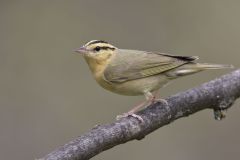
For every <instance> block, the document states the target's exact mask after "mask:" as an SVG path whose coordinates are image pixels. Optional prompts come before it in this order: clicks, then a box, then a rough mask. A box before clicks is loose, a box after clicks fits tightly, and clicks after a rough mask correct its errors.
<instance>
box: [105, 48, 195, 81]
mask: <svg viewBox="0 0 240 160" xmlns="http://www.w3.org/2000/svg"><path fill="white" fill-rule="evenodd" d="M117 52H118V53H117V54H116V56H114V57H113V59H112V61H111V63H110V64H109V65H108V66H107V67H106V69H105V71H104V77H105V79H106V80H107V81H109V82H112V83H122V82H126V81H130V80H135V79H139V78H145V77H149V76H153V75H157V74H160V73H163V72H166V71H169V70H171V69H174V68H176V67H178V66H181V65H183V64H185V63H188V62H191V61H194V60H195V59H196V58H195V57H187V56H172V55H168V54H162V53H155V52H145V51H136V50H123V49H118V50H117Z"/></svg>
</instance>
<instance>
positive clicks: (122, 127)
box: [42, 69, 240, 160]
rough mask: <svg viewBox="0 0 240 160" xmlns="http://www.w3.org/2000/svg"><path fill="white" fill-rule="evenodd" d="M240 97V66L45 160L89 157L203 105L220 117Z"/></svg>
mask: <svg viewBox="0 0 240 160" xmlns="http://www.w3.org/2000/svg"><path fill="white" fill-rule="evenodd" d="M238 97H240V69H239V70H236V71H234V72H232V73H230V74H227V75H224V76H222V77H220V78H218V79H215V80H213V81H210V82H208V83H205V84H203V85H201V86H200V87H196V88H193V89H189V90H187V91H185V92H181V93H178V94H176V95H173V96H171V97H168V98H167V99H166V100H167V101H168V105H166V104H163V103H155V104H153V105H151V106H149V107H147V108H146V109H144V110H142V111H140V112H138V113H137V114H138V115H140V116H141V117H142V118H143V120H144V122H140V121H139V120H137V119H136V118H134V117H126V118H123V119H121V120H119V121H116V122H114V123H111V124H106V125H99V126H97V127H95V128H93V129H92V130H91V131H89V132H87V133H85V134H84V135H82V136H80V137H78V138H76V139H74V140H72V141H71V142H69V143H67V144H65V145H64V146H61V147H59V148H58V149H56V150H55V151H53V152H52V153H49V154H48V155H46V156H45V157H44V158H42V159H44V160H86V159H90V158H91V157H93V156H95V155H97V154H99V153H101V152H103V151H105V150H107V149H110V148H112V147H114V146H116V145H119V144H122V143H126V142H128V141H131V140H134V139H137V140H140V139H142V138H144V137H145V136H146V135H148V134H149V133H151V132H153V131H154V130H156V129H158V128H160V127H162V126H164V125H167V124H169V123H170V122H173V121H174V120H176V119H178V118H181V117H186V116H188V115H190V114H193V113H195V112H198V111H200V110H203V109H207V108H208V109H213V110H214V113H215V118H216V119H221V118H223V116H224V115H223V112H222V111H223V110H226V109H227V108H229V107H230V106H231V105H232V104H233V103H234V101H235V100H236V99H237V98H238Z"/></svg>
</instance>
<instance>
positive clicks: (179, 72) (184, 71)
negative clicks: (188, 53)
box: [167, 63, 234, 78]
mask: <svg viewBox="0 0 240 160" xmlns="http://www.w3.org/2000/svg"><path fill="white" fill-rule="evenodd" d="M226 68H234V66H233V65H227V64H209V63H187V64H184V65H182V66H181V67H178V68H176V69H173V70H171V71H169V72H167V75H168V76H169V77H172V78H176V77H178V76H185V75H190V74H194V73H197V72H200V71H203V70H207V69H226Z"/></svg>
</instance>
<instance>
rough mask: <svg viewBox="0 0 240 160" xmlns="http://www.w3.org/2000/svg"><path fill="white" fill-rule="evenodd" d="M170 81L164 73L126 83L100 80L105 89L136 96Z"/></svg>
mask: <svg viewBox="0 0 240 160" xmlns="http://www.w3.org/2000/svg"><path fill="white" fill-rule="evenodd" d="M167 82H168V78H167V77H166V76H164V75H156V76H150V77H146V78H142V79H136V80H131V81H127V82H124V83H109V82H106V81H104V80H103V79H102V80H101V81H98V83H99V84H100V85H101V86H102V87H103V88H105V89H107V90H109V91H111V92H115V93H117V94H122V95H129V96H136V95H142V94H144V92H148V91H149V92H152V91H155V90H158V89H159V88H161V87H162V86H164V85H165V84H166V83H167Z"/></svg>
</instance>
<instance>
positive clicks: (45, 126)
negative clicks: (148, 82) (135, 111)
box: [0, 0, 240, 160]
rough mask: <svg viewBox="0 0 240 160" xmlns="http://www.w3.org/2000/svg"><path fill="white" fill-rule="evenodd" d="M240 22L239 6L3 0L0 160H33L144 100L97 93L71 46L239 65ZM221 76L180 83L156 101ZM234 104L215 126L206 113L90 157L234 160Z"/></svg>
mask: <svg viewBox="0 0 240 160" xmlns="http://www.w3.org/2000/svg"><path fill="white" fill-rule="evenodd" d="M239 15H240V1H237V0H228V1H224V0H201V1H199V0H181V1H179V0H158V1H157V0H156V1H137V0H136V1H111V0H103V1H100V0H98V1H97V0H95V1H93V0H85V1H83V0H78V1H77V0H71V1H64V0H51V1H49V0H48V1H47V0H41V1H40V0H39V1H36V0H22V1H17V0H15V1H14V0H12V1H7V0H1V1H0V34H1V36H0V76H1V78H0V128H1V131H0V159H1V160H12V159H18V160H27V159H35V158H40V157H42V156H44V155H45V154H47V153H49V152H50V151H52V150H53V149H55V148H56V147H58V146H60V145H62V144H64V143H66V142H68V141H70V140H71V139H73V138H75V137H77V136H79V135H81V134H83V133H84V132H86V131H88V130H90V129H91V128H92V127H93V126H94V125H96V124H104V123H110V122H112V121H113V120H114V119H115V116H116V115H118V114H121V113H123V112H126V111H127V110H129V109H130V108H131V107H132V106H134V105H135V104H137V103H139V102H140V101H142V100H143V99H144V98H143V97H141V96H140V97H127V96H121V95H116V94H114V93H110V92H108V91H106V90H104V89H102V88H101V87H100V86H98V84H97V83H96V82H95V81H94V79H93V78H92V75H91V73H90V71H89V69H88V66H87V65H86V63H85V61H84V60H83V58H82V57H81V56H80V55H78V54H75V53H73V51H72V50H73V49H75V48H78V47H80V46H81V45H83V44H84V43H85V42H87V41H89V40H92V39H101V40H106V41H109V42H110V43H112V44H114V45H115V46H117V47H119V48H128V49H139V50H148V51H161V52H166V53H172V54H178V55H198V56H200V57H201V59H200V62H213V63H223V64H233V65H235V67H236V68H238V67H239V66H240V65H239V59H240V44H239V42H240V21H239ZM227 72H230V70H222V71H206V72H203V73H199V74H196V75H192V76H188V77H185V78H181V79H179V80H176V81H175V82H173V83H172V84H171V85H168V86H167V87H166V88H163V89H162V90H161V95H162V97H166V96H169V95H172V94H174V93H177V92H179V91H183V90H186V89H188V88H191V87H194V86H197V85H200V84H201V83H203V82H206V81H209V80H211V79H214V78H216V77H218V76H220V75H222V74H225V73H227ZM239 105H240V103H239V101H238V102H237V103H236V104H235V105H234V106H233V107H232V108H231V109H230V110H229V111H228V114H227V118H226V119H225V120H223V121H221V122H218V121H215V120H214V119H213V113H212V111H211V110H205V111H202V112H199V113H197V114H195V115H192V116H190V117H188V118H183V119H180V120H177V121H175V122H174V123H172V124H170V125H168V126H165V127H163V128H161V129H159V130H157V131H155V132H154V133H152V134H150V135H149V136H147V137H146V138H145V139H143V140H142V141H132V142H129V143H126V144H123V145H119V146H117V147H115V148H113V149H111V150H108V151H106V152H104V153H101V154H100V155H98V156H97V157H94V158H93V159H94V160H103V159H104V160H112V159H114V160H122V159H132V160H135V159H136V160H145V159H165V160H186V159H187V160H188V159H194V160H202V159H211V160H226V159H231V160H237V159H239V151H240V139H239V135H240V125H239V121H240V109H239Z"/></svg>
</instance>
